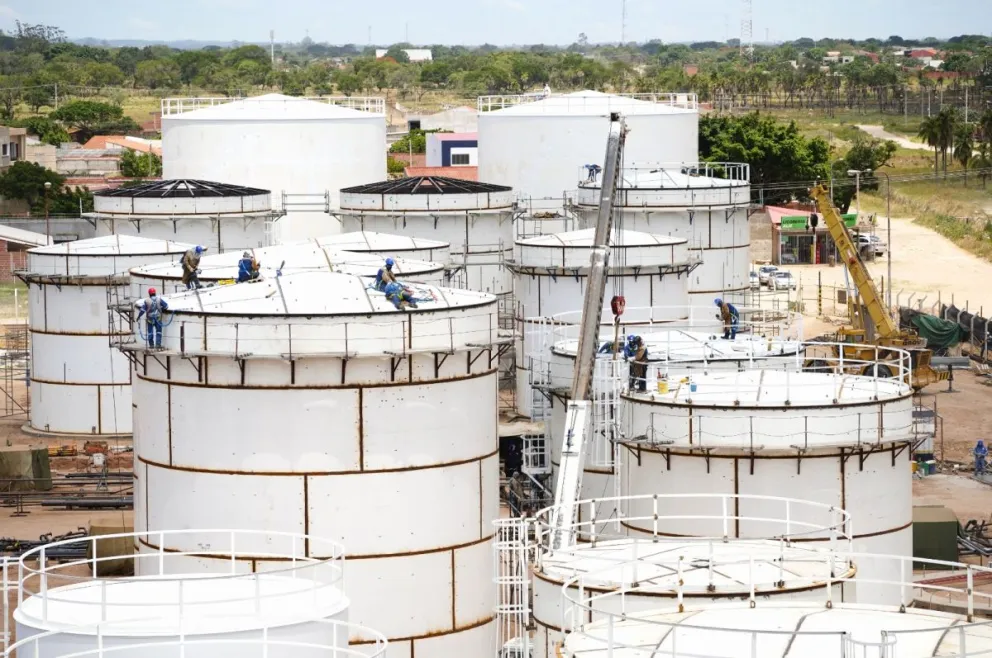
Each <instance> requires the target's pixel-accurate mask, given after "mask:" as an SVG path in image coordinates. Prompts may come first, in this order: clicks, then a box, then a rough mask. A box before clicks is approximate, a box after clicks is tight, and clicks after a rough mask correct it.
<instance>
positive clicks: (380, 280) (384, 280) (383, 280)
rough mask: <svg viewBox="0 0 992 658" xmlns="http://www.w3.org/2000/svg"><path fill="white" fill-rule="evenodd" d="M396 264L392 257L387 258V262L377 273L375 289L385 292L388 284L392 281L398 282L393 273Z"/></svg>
mask: <svg viewBox="0 0 992 658" xmlns="http://www.w3.org/2000/svg"><path fill="white" fill-rule="evenodd" d="M395 264H396V261H394V260H393V259H392V258H387V259H386V264H385V266H383V267H380V268H379V271H378V272H377V273H376V275H375V289H376V290H378V291H380V292H385V290H386V286H388V285H389V284H390V283H396V277H395V276H394V275H393V265H395Z"/></svg>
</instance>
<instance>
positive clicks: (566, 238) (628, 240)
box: [517, 228, 686, 249]
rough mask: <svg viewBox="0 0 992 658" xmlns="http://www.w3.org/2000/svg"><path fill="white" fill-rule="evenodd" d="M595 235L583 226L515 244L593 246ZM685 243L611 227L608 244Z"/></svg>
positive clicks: (593, 230)
mask: <svg viewBox="0 0 992 658" xmlns="http://www.w3.org/2000/svg"><path fill="white" fill-rule="evenodd" d="M595 237H596V229H594V228H584V229H579V230H577V231H567V232H565V233H554V234H552V235H539V236H537V237H533V238H525V239H523V240H517V244H518V245H520V246H522V247H561V248H565V249H573V248H574V249H583V248H589V247H592V246H593V240H594V239H595ZM680 244H686V240H685V238H676V237H672V236H669V235H654V234H652V233H642V232H640V231H626V230H619V229H615V228H614V229H613V234H612V236H611V238H610V246H611V247H613V248H614V249H616V248H620V247H655V246H657V247H670V246H672V245H680Z"/></svg>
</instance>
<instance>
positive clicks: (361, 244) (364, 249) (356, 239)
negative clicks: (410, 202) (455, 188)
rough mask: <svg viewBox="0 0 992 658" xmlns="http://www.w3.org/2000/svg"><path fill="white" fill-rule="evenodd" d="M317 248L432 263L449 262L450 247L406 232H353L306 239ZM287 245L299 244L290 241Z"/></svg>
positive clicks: (438, 241) (444, 243)
mask: <svg viewBox="0 0 992 658" xmlns="http://www.w3.org/2000/svg"><path fill="white" fill-rule="evenodd" d="M307 242H312V243H314V244H316V245H318V246H320V247H326V248H329V249H339V250H341V251H351V252H354V253H356V254H374V255H376V256H379V257H380V258H386V257H387V256H392V257H393V258H411V259H413V260H421V261H429V262H431V263H449V262H451V249H450V245H449V244H448V243H447V242H442V241H440V240H428V239H426V238H415V237H411V236H409V235H394V234H392V233H376V232H374V231H353V232H350V233H338V234H337V235H327V236H324V237H321V238H313V239H312V240H307ZM289 244H300V243H296V242H292V243H289Z"/></svg>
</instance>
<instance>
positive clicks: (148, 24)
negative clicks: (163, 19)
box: [127, 16, 158, 32]
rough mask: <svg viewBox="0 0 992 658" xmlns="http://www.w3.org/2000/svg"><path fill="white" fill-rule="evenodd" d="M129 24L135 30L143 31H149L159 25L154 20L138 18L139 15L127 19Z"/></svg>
mask: <svg viewBox="0 0 992 658" xmlns="http://www.w3.org/2000/svg"><path fill="white" fill-rule="evenodd" d="M127 24H128V27H130V28H132V29H135V30H140V31H141V32H149V31H151V30H154V29H155V28H157V27H158V24H157V23H153V22H152V21H149V20H145V19H144V18H138V17H137V16H132V17H131V18H129V19H127Z"/></svg>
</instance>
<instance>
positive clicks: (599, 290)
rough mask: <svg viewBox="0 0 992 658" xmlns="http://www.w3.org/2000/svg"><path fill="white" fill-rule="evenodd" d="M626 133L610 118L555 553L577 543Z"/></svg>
mask: <svg viewBox="0 0 992 658" xmlns="http://www.w3.org/2000/svg"><path fill="white" fill-rule="evenodd" d="M626 135H627V127H626V124H625V123H624V120H623V119H622V118H621V117H620V115H619V114H612V115H610V136H609V139H608V140H607V142H606V160H605V162H604V165H603V181H602V186H601V190H602V191H601V194H600V197H599V214H598V216H597V220H596V234H595V238H594V239H593V247H592V253H591V254H590V256H589V278H588V279H587V283H586V294H585V298H584V300H583V304H582V319H581V320H580V322H581V326H580V332H579V347H578V352H577V353H576V357H575V371H574V375H573V378H572V396H571V399H570V400H569V402H568V406H567V409H566V412H565V431H564V436H563V437H562V449H561V463H560V464H559V466H558V479H557V481H556V482H555V505H554V508H553V510H552V513H551V533H552V537H551V547H552V550H554V549H558V548H562V547H565V546H570V545H572V544H573V543H574V542H575V533H574V531H572V530H571V527H572V525H573V524H574V521H575V517H576V512H577V511H578V510H577V507H576V505H575V503H576V501H577V500H578V499H579V494H580V491H581V489H582V468H583V463H584V461H585V459H584V458H585V438H586V434H587V433H588V431H589V426H590V422H591V419H590V414H591V412H592V402H591V401H590V397H591V392H592V374H593V370H594V368H595V366H596V352H597V348H598V341H599V322H600V316H601V314H602V308H603V300H604V298H605V295H606V281H607V276H608V274H609V266H610V238H611V235H612V233H613V201H614V198H615V197H616V190H617V182H618V179H619V176H620V161H621V156H622V155H623V144H624V139H625V137H626Z"/></svg>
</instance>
